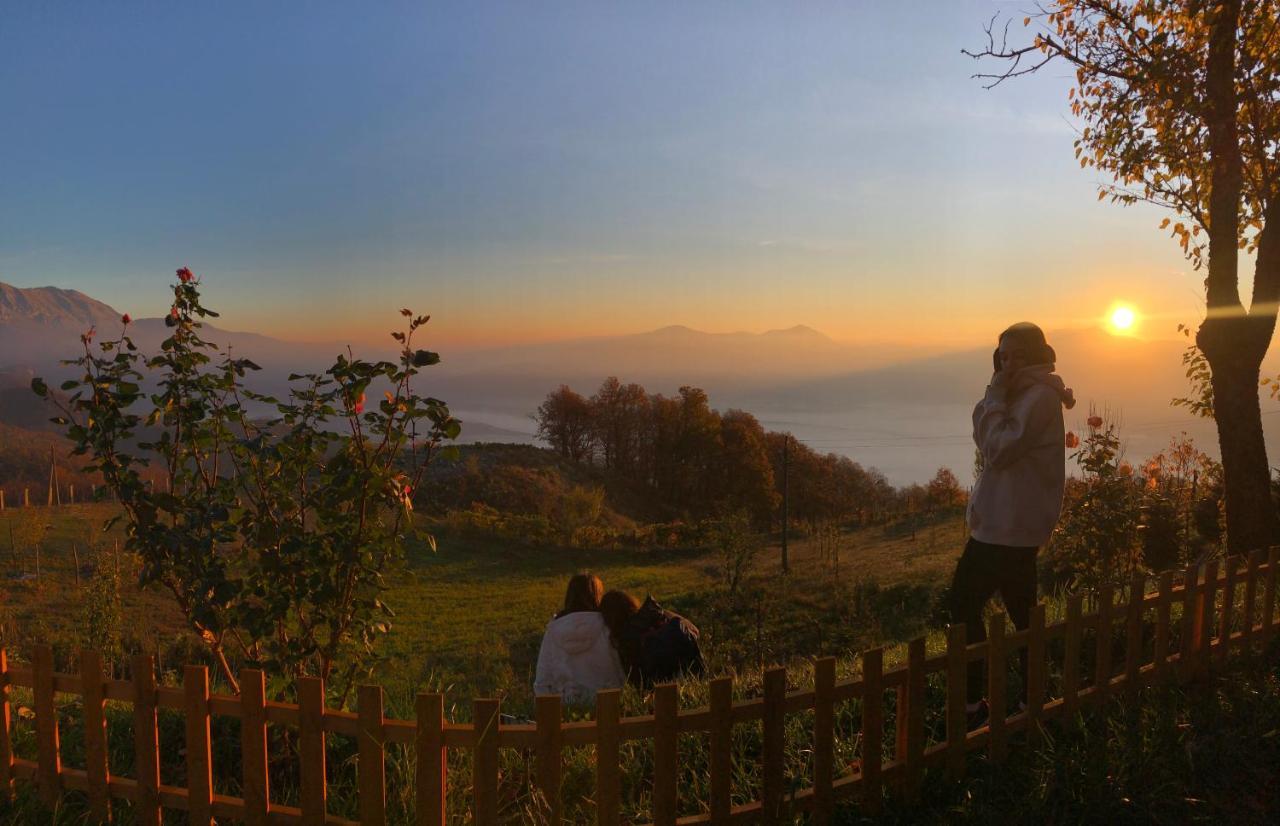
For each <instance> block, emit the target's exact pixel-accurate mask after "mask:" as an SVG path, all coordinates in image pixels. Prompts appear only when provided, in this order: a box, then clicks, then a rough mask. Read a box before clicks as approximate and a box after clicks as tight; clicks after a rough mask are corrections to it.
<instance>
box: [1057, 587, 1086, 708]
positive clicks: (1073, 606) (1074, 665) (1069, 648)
mask: <svg viewBox="0 0 1280 826" xmlns="http://www.w3.org/2000/svg"><path fill="white" fill-rule="evenodd" d="M1083 609H1084V597H1083V596H1081V595H1080V594H1072V595H1070V596H1069V597H1067V627H1066V644H1065V645H1064V646H1063V655H1062V706H1063V710H1064V711H1065V712H1066V713H1067V715H1068V716H1070V715H1072V714H1075V711H1076V709H1077V708H1079V705H1080V652H1081V648H1082V647H1083V643H1084V616H1083V614H1084V610H1083Z"/></svg>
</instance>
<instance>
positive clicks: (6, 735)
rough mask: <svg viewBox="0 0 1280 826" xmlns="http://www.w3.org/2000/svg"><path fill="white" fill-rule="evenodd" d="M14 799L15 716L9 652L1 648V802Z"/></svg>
mask: <svg viewBox="0 0 1280 826" xmlns="http://www.w3.org/2000/svg"><path fill="white" fill-rule="evenodd" d="M12 799H13V718H12V717H11V716H10V714H9V654H8V652H6V651H5V650H4V648H0V803H3V802H5V801H8V800H12Z"/></svg>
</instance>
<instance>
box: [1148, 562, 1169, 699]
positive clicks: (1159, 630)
mask: <svg viewBox="0 0 1280 826" xmlns="http://www.w3.org/2000/svg"><path fill="white" fill-rule="evenodd" d="M1172 603H1173V571H1164V572H1163V573H1161V574H1160V601H1159V602H1157V603H1156V642H1155V653H1154V654H1153V655H1152V660H1153V661H1154V662H1155V664H1156V667H1155V673H1156V677H1157V678H1158V679H1160V680H1164V679H1166V678H1167V677H1168V676H1169V610H1170V607H1171V605H1172Z"/></svg>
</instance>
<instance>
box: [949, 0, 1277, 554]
mask: <svg viewBox="0 0 1280 826" xmlns="http://www.w3.org/2000/svg"><path fill="white" fill-rule="evenodd" d="M1033 20H1035V21H1038V24H1039V25H1040V26H1041V28H1042V30H1041V31H1040V32H1039V33H1037V34H1036V35H1035V36H1034V38H1033V40H1032V42H1031V43H1030V44H1028V45H1023V46H1010V45H1009V43H1008V29H1009V26H1008V24H1007V23H1006V25H1005V26H1004V27H1003V31H1004V34H1003V36H1002V37H1001V39H1000V43H999V44H997V43H996V37H995V35H994V23H995V21H994V20H993V21H992V25H989V26H988V27H987V46H986V48H984V49H981V50H979V51H976V52H969V51H967V50H966V54H969V55H970V56H971V57H975V58H984V57H985V58H996V59H1000V60H1004V61H1006V64H1005V67H1004V70H1003V71H1001V72H998V73H994V74H979V75H978V77H981V78H985V79H988V80H990V81H991V82H990V84H989V86H988V88H990V87H991V86H995V85H998V84H999V83H1001V82H1003V81H1004V80H1007V79H1009V78H1013V77H1018V76H1021V75H1025V74H1028V73H1031V72H1035V71H1037V70H1038V69H1040V68H1041V67H1043V66H1045V65H1047V64H1049V63H1050V62H1052V61H1054V60H1065V61H1067V62H1068V63H1070V64H1071V65H1073V66H1074V67H1075V70H1076V74H1075V79H1076V83H1075V85H1074V86H1073V88H1072V89H1071V90H1070V91H1069V93H1068V96H1069V99H1070V101H1071V111H1072V113H1073V115H1075V116H1076V117H1077V118H1079V119H1080V120H1081V121H1082V123H1083V128H1082V130H1081V132H1080V137H1079V138H1078V139H1077V140H1076V142H1075V145H1076V155H1077V157H1078V158H1079V159H1080V165H1081V166H1082V167H1094V168H1096V169H1098V170H1100V171H1102V172H1104V173H1106V174H1108V175H1109V176H1110V177H1111V182H1110V183H1107V184H1103V185H1102V186H1101V187H1100V191H1099V192H1098V198H1099V199H1100V200H1101V199H1103V198H1106V197H1108V196H1110V198H1111V200H1112V201H1113V202H1115V203H1120V204H1124V205H1128V204H1134V203H1138V202H1145V203H1151V204H1156V205H1158V206H1161V207H1165V208H1168V209H1171V210H1173V212H1174V213H1175V215H1174V216H1173V217H1171V218H1165V219H1164V221H1163V223H1162V224H1161V225H1160V226H1161V228H1165V227H1169V226H1170V224H1171V223H1172V228H1171V230H1170V232H1171V233H1172V235H1173V236H1174V237H1176V238H1177V239H1178V242H1179V244H1180V245H1181V247H1182V249H1183V251H1184V253H1185V254H1186V255H1187V257H1188V258H1189V259H1190V260H1191V261H1192V263H1193V264H1194V265H1195V266H1196V268H1197V269H1199V268H1200V267H1201V266H1202V265H1205V264H1206V263H1207V267H1208V276H1207V278H1206V279H1205V290H1206V314H1205V320H1204V322H1203V323H1202V324H1201V325H1200V327H1199V329H1198V331H1197V333H1196V343H1197V345H1198V346H1199V348H1200V350H1201V351H1202V352H1203V353H1204V356H1205V359H1206V360H1207V362H1208V364H1209V367H1210V370H1211V373H1212V376H1211V382H1212V390H1213V408H1214V409H1213V412H1214V417H1215V419H1216V421H1217V425H1218V443H1219V447H1220V449H1221V454H1222V464H1223V472H1224V477H1225V490H1226V515H1227V541H1228V544H1229V547H1230V549H1231V551H1232V552H1241V551H1246V550H1249V549H1252V548H1261V547H1265V546H1267V545H1269V544H1271V543H1272V542H1274V541H1275V540H1276V539H1277V534H1278V527H1280V525H1278V522H1277V516H1276V511H1275V508H1274V507H1272V505H1271V501H1270V496H1269V470H1268V463H1267V455H1266V445H1265V443H1264V441H1263V435H1262V420H1261V410H1260V407H1259V402H1258V383H1259V381H1258V380H1259V369H1260V366H1261V362H1262V357H1263V355H1264V354H1265V353H1266V351H1267V348H1268V347H1269V345H1270V343H1271V338H1272V334H1273V333H1274V331H1275V326H1276V312H1277V308H1278V306H1280V304H1278V303H1277V302H1278V301H1280V147H1278V146H1277V140H1278V139H1280V39H1278V38H1280V8H1278V7H1277V3H1276V2H1275V0H1214V1H1213V2H1209V1H1208V0H1139V1H1138V2H1122V1H1121V0H1058V2H1054V3H1051V4H1050V5H1049V6H1048V7H1042V8H1041V9H1039V11H1038V12H1037V13H1036V14H1034V15H1031V16H1029V17H1026V18H1025V19H1024V20H1023V24H1024V25H1025V26H1029V25H1030V24H1031V23H1032V21H1033ZM1178 219H1180V220H1178ZM1206 239H1207V241H1206ZM1242 249H1244V250H1248V251H1250V252H1256V260H1255V266H1254V275H1253V292H1252V300H1251V302H1250V306H1249V309H1248V310H1246V309H1245V308H1244V305H1243V303H1242V302H1241V297H1240V286H1239V278H1238V265H1239V257H1240V251H1241V250H1242Z"/></svg>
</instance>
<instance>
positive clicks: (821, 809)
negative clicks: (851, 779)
mask: <svg viewBox="0 0 1280 826" xmlns="http://www.w3.org/2000/svg"><path fill="white" fill-rule="evenodd" d="M835 690H836V661H835V658H834V657H823V658H821V659H819V660H816V661H815V662H814V664H813V821H814V823H816V824H820V826H825V824H827V823H830V822H831V818H832V815H834V814H835V796H834V794H833V793H832V782H833V781H834V780H835V725H836V722H835ZM714 696H715V695H714V693H713V694H712V698H713V699H714ZM726 757H727V755H726ZM725 768H726V769H727V768H728V767H727V766H726V767H725ZM714 781H715V774H714V772H713V773H712V786H713V789H712V794H713V797H714V796H715V789H714ZM711 812H712V819H713V820H714V819H715V815H716V814H717V812H716V809H715V808H714V807H712V810H711ZM719 814H720V815H721V816H722V817H725V816H727V815H728V801H727V799H726V801H725V805H724V809H723V811H722V812H720V813H719Z"/></svg>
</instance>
